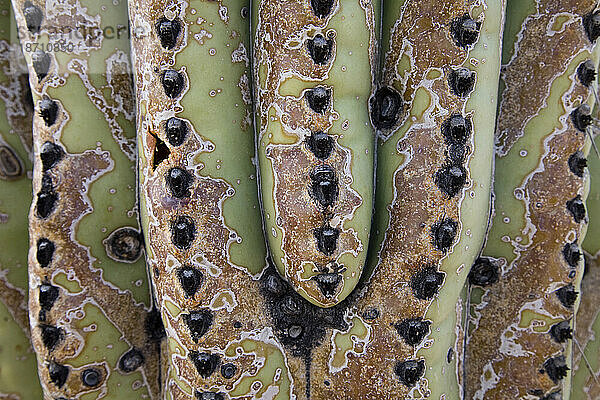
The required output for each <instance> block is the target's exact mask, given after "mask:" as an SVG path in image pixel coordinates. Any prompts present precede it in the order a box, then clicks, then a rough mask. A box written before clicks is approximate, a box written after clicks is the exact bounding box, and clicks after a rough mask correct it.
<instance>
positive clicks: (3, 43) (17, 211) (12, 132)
mask: <svg viewBox="0 0 600 400" xmlns="http://www.w3.org/2000/svg"><path fill="white" fill-rule="evenodd" d="M11 11H12V8H11V5H10V1H8V0H4V1H0V100H2V101H1V102H0V242H1V243H4V244H3V246H2V251H0V271H1V272H0V320H1V321H2V324H0V338H1V339H0V340H1V342H2V346H1V350H0V398H7V399H38V398H40V396H41V388H40V386H39V384H37V383H36V382H37V368H36V360H35V353H34V351H33V348H32V347H31V344H30V334H29V320H28V318H27V248H28V240H29V239H28V235H27V213H28V211H29V201H27V200H25V201H23V199H28V198H30V197H31V176H30V174H31V169H32V164H31V160H30V159H29V157H30V152H31V117H32V115H33V104H32V103H31V94H30V93H29V90H28V89H29V84H28V82H27V69H26V66H25V60H24V59H23V55H22V53H21V48H20V45H19V43H18V42H16V41H11V38H12V39H15V33H16V31H12V30H11V28H14V25H15V24H14V22H13V16H12V13H11Z"/></svg>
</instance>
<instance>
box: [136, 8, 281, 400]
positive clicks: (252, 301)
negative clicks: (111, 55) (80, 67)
mask: <svg viewBox="0 0 600 400" xmlns="http://www.w3.org/2000/svg"><path fill="white" fill-rule="evenodd" d="M248 7H249V3H248V2H244V1H232V2H227V3H221V2H203V1H192V2H191V3H187V2H183V1H181V2H173V3H171V5H170V6H169V7H167V8H166V9H165V7H163V2H161V1H132V2H131V3H130V15H131V21H132V25H133V27H134V30H135V32H138V34H137V36H136V37H135V38H134V40H133V49H134V59H135V69H136V83H137V101H138V131H139V140H140V142H139V145H140V185H141V197H142V213H143V226H144V228H145V233H146V237H147V238H146V243H147V248H148V260H149V268H150V271H151V273H152V278H153V282H154V284H155V288H156V296H157V300H158V304H159V305H160V307H161V310H162V316H163V320H164V321H165V326H166V331H167V336H168V340H169V344H168V348H169V373H168V376H169V378H168V379H169V380H168V384H167V389H168V398H173V399H182V398H191V397H193V396H194V392H197V396H198V397H200V398H202V399H204V398H212V397H210V396H211V395H214V396H216V393H222V392H225V391H227V392H229V393H230V395H231V396H251V394H252V393H256V396H257V397H259V398H260V396H262V395H266V393H273V391H275V392H277V391H279V392H280V397H279V398H282V399H283V398H286V397H287V396H288V395H287V394H288V393H289V391H290V387H291V382H290V380H289V376H288V375H287V369H286V366H285V364H284V356H283V354H282V351H281V349H280V345H279V344H278V343H277V342H276V341H275V340H273V338H272V335H273V334H272V332H271V331H269V330H267V329H265V327H264V323H263V322H262V321H261V319H262V320H264V318H265V316H264V315H262V313H261V311H262V306H261V305H260V299H261V296H260V294H259V293H258V285H257V282H256V279H257V278H258V274H260V273H261V271H262V270H263V269H264V267H265V265H266V261H265V259H266V249H265V245H264V238H263V236H262V232H261V229H260V228H261V219H260V218H261V217H260V208H259V204H258V192H257V184H256V181H257V178H256V169H255V166H254V165H253V164H252V157H253V156H254V144H253V131H252V117H251V100H250V97H251V94H250V82H249V66H250V65H249V63H250V61H249V53H248V51H249V47H248V45H249V28H250V23H249V9H248ZM261 317H262V318H261ZM267 357H268V360H269V362H268V363H267V364H266V365H264V366H263V365H262V361H261V360H264V359H266V358H267ZM278 368H279V372H278ZM254 381H259V382H260V386H259V388H258V389H256V386H255V385H254V384H253V382H254ZM203 396H204V397H203Z"/></svg>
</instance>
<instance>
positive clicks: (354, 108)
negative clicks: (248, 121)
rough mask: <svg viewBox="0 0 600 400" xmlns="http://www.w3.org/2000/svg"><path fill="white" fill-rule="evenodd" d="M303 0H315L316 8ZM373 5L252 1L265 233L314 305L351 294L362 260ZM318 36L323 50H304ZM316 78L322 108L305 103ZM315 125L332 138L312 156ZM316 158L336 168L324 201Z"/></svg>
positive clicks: (283, 269) (375, 1) (368, 182)
mask: <svg viewBox="0 0 600 400" xmlns="http://www.w3.org/2000/svg"><path fill="white" fill-rule="evenodd" d="M311 4H313V5H314V4H317V5H318V4H323V5H322V6H320V7H325V8H324V9H323V10H324V12H323V15H317V14H316V12H315V9H313V6H311ZM327 6H330V7H329V8H327ZM314 7H319V6H314ZM379 14H380V4H379V0H370V1H363V2H359V1H342V0H337V1H336V0H331V1H329V0H328V1H315V2H311V1H309V0H303V1H297V0H288V1H266V0H265V1H261V0H256V1H254V2H253V18H254V21H253V25H254V26H253V36H252V37H253V38H254V50H253V52H254V61H253V63H254V65H253V68H254V90H255V101H256V126H257V147H258V161H259V165H260V185H261V194H262V206H263V213H264V222H265V231H266V236H267V238H268V243H269V248H270V252H271V255H272V258H273V261H274V262H275V265H276V266H277V269H278V270H279V271H280V273H281V275H282V276H285V277H286V279H287V280H288V281H289V282H290V283H291V284H292V286H293V287H294V288H295V289H296V290H297V291H298V292H299V293H300V294H301V295H302V296H303V297H304V298H306V299H307V300H309V301H310V302H312V303H313V304H316V305H318V306H321V307H331V306H333V305H335V304H338V303H339V302H340V301H342V300H343V299H344V298H346V297H347V296H348V295H349V294H350V292H351V291H352V290H353V289H354V288H355V287H356V285H357V283H358V281H359V278H360V276H361V271H362V268H363V266H364V264H365V260H366V251H367V247H368V241H369V233H370V232H369V227H370V222H371V218H372V207H373V196H372V195H373V156H374V134H373V128H372V126H371V124H370V121H369V113H368V108H369V104H368V99H369V97H370V96H371V94H372V90H373V87H374V79H375V75H376V70H377V63H376V56H377V44H378V42H377V35H378V32H379V21H378V18H376V17H377V16H378V15H379ZM319 39H321V40H327V41H328V43H327V45H326V46H324V47H328V48H329V51H330V54H329V56H328V57H327V56H322V57H319V55H318V54H313V55H311V52H310V50H309V49H310V46H311V45H312V43H313V42H312V41H313V40H319ZM314 46H317V45H316V44H314ZM323 51H324V52H326V50H323ZM317 87H320V88H321V89H323V88H326V90H329V91H330V92H329V100H328V101H326V103H327V104H326V105H325V106H324V107H323V109H322V110H321V109H319V107H317V108H311V106H310V102H309V100H308V99H309V98H310V96H311V93H312V92H311V90H312V89H313V88H317ZM317 132H322V133H325V134H327V137H328V138H329V140H331V141H332V142H331V144H330V145H331V146H332V148H331V150H330V153H329V154H327V153H325V155H324V156H323V155H322V156H317V152H316V151H315V150H314V149H313V150H311V145H310V140H311V138H312V137H313V136H312V135H315V134H316V133H317ZM314 146H315V147H316V146H317V145H316V144H315V145H314ZM319 157H320V158H319ZM318 168H329V169H330V171H334V173H335V180H334V183H333V186H335V187H336V188H337V189H336V190H337V191H338V194H337V196H332V197H333V199H332V200H331V201H327V200H326V201H322V202H321V203H319V196H318V194H317V192H318V189H313V186H314V185H315V183H314V182H317V181H316V179H317V175H316V173H315V171H317V170H318ZM330 183H331V182H330ZM316 185H318V183H317V184H316ZM332 228H333V229H335V230H336V233H335V235H337V236H335V238H334V239H333V240H332V241H333V243H334V245H333V246H332V247H331V248H327V246H326V245H321V246H319V239H318V237H319V235H320V234H319V233H318V232H319V230H320V229H326V230H330V231H331V229H332ZM331 232H333V231H331ZM321 243H325V239H323V241H322V242H321ZM325 274H327V275H325ZM321 280H323V281H321ZM331 280H333V282H331ZM325 281H327V282H325ZM321 282H324V283H321Z"/></svg>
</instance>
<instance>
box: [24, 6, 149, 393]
mask: <svg viewBox="0 0 600 400" xmlns="http://www.w3.org/2000/svg"><path fill="white" fill-rule="evenodd" d="M125 7H126V5H125V4H119V3H115V4H113V2H112V1H105V2H101V3H100V2H95V1H94V2H89V3H88V4H84V3H81V2H79V1H76V0H73V1H64V2H61V3H51V2H47V3H45V4H44V3H43V2H36V1H34V2H31V1H20V0H15V1H14V2H13V8H14V10H15V14H16V17H17V22H18V27H19V34H20V37H21V42H22V47H23V50H24V53H25V57H26V59H27V63H28V67H29V73H30V75H29V77H30V84H31V88H32V93H33V98H34V104H35V113H36V115H35V117H34V119H33V121H34V124H33V134H34V140H33V146H34V151H35V160H34V161H35V163H34V165H35V166H34V174H33V191H34V201H33V204H32V206H31V211H30V215H29V220H30V225H29V234H30V244H31V247H30V251H29V318H30V323H31V332H32V333H31V335H32V340H33V346H34V349H35V351H36V353H37V356H38V367H39V376H40V379H41V382H42V387H43V390H44V396H45V398H48V399H50V398H52V399H54V398H73V397H76V396H77V397H79V396H81V395H83V394H87V393H95V394H96V395H97V396H99V397H108V398H114V399H118V398H131V397H139V398H143V397H148V398H155V397H156V396H157V395H158V392H159V377H158V375H159V365H158V345H157V343H155V342H154V340H153V339H154V338H156V337H157V333H156V326H155V325H156V324H155V323H154V321H155V320H156V318H153V317H152V315H153V314H149V305H150V301H149V296H148V286H147V283H146V279H145V277H146V274H145V266H144V262H143V260H140V254H141V250H142V244H141V238H140V234H139V228H138V224H137V219H136V217H137V212H136V184H135V169H134V160H135V139H134V132H135V131H134V129H133V128H134V125H133V122H132V120H133V117H134V113H133V96H132V86H131V76H130V67H129V59H128V53H127V51H128V47H129V46H128V41H127V36H126V28H125V27H126V26H127V21H126V19H125V16H126V8H125ZM111 30H112V31H111ZM119 31H121V35H122V36H121V37H120V38H118V36H117V35H118V32H119ZM124 32H125V33H124ZM159 326H160V325H159ZM136 382H142V384H139V383H136Z"/></svg>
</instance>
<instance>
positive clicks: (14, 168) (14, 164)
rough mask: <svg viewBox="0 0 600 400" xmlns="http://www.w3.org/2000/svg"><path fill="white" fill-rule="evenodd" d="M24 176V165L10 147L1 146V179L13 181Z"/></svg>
mask: <svg viewBox="0 0 600 400" xmlns="http://www.w3.org/2000/svg"><path fill="white" fill-rule="evenodd" d="M21 175H23V163H22V162H21V159H20V158H19V157H18V156H17V153H15V152H14V151H13V149H11V148H10V147H8V146H0V179H5V180H12V179H16V178H18V177H20V176H21Z"/></svg>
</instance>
